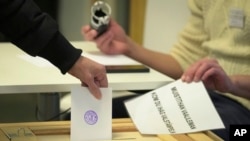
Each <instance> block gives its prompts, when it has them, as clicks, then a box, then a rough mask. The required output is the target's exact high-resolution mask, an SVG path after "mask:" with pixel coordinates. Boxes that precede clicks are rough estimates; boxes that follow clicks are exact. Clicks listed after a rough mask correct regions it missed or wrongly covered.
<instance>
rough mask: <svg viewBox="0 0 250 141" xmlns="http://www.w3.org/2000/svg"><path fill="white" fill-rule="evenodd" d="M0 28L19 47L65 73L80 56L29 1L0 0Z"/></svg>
mask: <svg viewBox="0 0 250 141" xmlns="http://www.w3.org/2000/svg"><path fill="white" fill-rule="evenodd" d="M0 31H1V32H2V33H3V34H4V35H5V36H6V37H7V38H9V39H10V41H11V42H12V43H13V44H15V45H16V46H18V47H19V48H20V49H22V50H23V51H25V52H26V53H28V54H30V55H32V56H41V57H43V58H45V59H47V60H49V61H50V62H51V63H52V64H54V65H55V66H56V67H58V68H59V69H60V70H61V72H62V73H63V74H65V73H66V72H67V71H68V70H69V69H70V68H71V67H72V66H73V64H74V63H75V62H76V60H77V59H78V58H79V57H80V55H81V52H82V51H81V50H79V49H76V48H74V47H73V46H72V45H71V44H70V43H69V42H68V41H67V40H66V38H65V37H64V36H63V35H62V34H61V33H60V32H59V30H58V25H57V23H56V22H55V21H54V20H53V19H52V18H51V17H50V16H49V15H47V14H46V13H44V12H42V11H41V10H40V9H39V8H38V7H37V5H36V4H35V3H34V2H33V1H32V0H0Z"/></svg>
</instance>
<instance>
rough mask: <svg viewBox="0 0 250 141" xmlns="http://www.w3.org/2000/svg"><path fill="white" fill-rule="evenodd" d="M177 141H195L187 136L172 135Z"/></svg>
mask: <svg viewBox="0 0 250 141" xmlns="http://www.w3.org/2000/svg"><path fill="white" fill-rule="evenodd" d="M172 136H173V137H174V138H175V139H177V140H178V141H194V140H193V139H192V138H190V137H189V136H188V135H187V134H174V135H172Z"/></svg>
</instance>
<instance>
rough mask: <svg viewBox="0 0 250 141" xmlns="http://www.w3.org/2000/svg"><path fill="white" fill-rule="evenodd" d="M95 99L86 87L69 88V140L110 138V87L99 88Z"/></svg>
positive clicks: (92, 140) (94, 140) (93, 140)
mask: <svg viewBox="0 0 250 141" xmlns="http://www.w3.org/2000/svg"><path fill="white" fill-rule="evenodd" d="M101 92H102V98H101V100H98V99H96V98H95V97H94V96H93V95H92V94H91V93H90V92H89V90H88V88H86V87H82V86H80V85H79V86H75V87H72V90H71V95H72V96H71V134H70V136H71V141H96V140H111V139H112V89H111V88H101Z"/></svg>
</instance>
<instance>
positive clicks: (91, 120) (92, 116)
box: [84, 110, 98, 125]
mask: <svg viewBox="0 0 250 141" xmlns="http://www.w3.org/2000/svg"><path fill="white" fill-rule="evenodd" d="M84 120H85V122H86V123H88V124H89V125H94V124H95V123H96V122H97V120H98V115H97V114H96V112H95V111H92V110H88V111H87V112H85V114H84Z"/></svg>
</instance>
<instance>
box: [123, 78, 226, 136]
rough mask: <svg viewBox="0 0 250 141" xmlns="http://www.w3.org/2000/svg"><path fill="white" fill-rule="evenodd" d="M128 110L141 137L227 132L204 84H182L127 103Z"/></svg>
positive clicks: (149, 93)
mask: <svg viewBox="0 0 250 141" xmlns="http://www.w3.org/2000/svg"><path fill="white" fill-rule="evenodd" d="M125 106H126V108H127V110H128V112H129V114H130V117H131V118H132V120H133V122H134V123H135V125H136V127H137V128H138V130H139V131H140V132H141V133H142V134H177V133H189V132H198V131H204V130H211V129H219V128H224V125H223V123H222V121H221V119H220V117H219V115H218V113H217V111H216V109H215V108H214V105H213V103H212V102H211V99H210V98H209V95H208V94H207V92H206V89H205V87H204V86H203V84H202V82H198V83H195V82H193V83H189V84H188V83H183V82H182V81H181V80H178V81H175V82H173V83H171V84H168V85H166V86H163V87H161V88H159V89H156V90H153V91H151V92H148V93H147V94H145V95H142V96H140V97H137V98H134V99H132V100H128V101H126V102H125Z"/></svg>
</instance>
